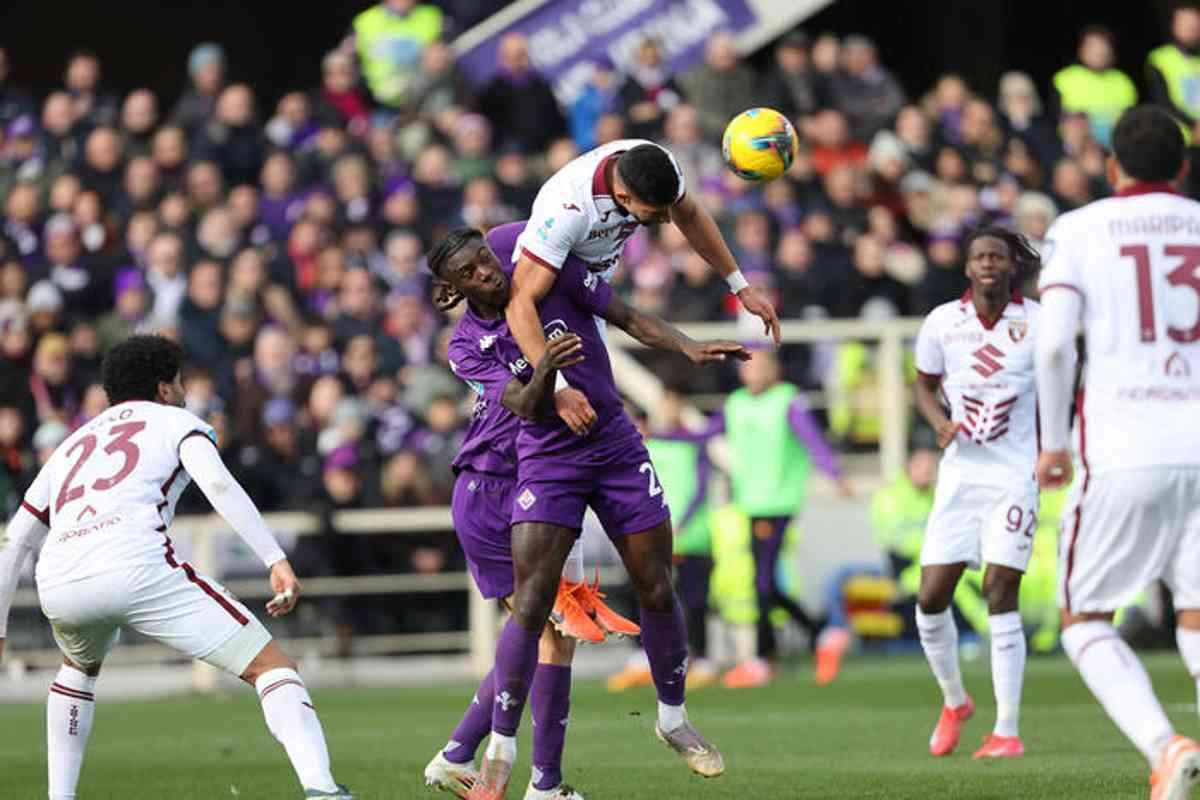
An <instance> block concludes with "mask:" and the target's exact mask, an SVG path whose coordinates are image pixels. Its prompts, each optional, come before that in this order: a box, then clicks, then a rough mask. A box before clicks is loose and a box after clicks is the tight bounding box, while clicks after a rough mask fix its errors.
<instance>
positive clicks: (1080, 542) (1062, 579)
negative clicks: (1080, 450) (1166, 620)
mask: <svg viewBox="0 0 1200 800" xmlns="http://www.w3.org/2000/svg"><path fill="white" fill-rule="evenodd" d="M1157 580H1162V581H1164V582H1165V583H1166V584H1167V586H1169V587H1170V588H1171V592H1172V594H1173V595H1174V602H1175V607H1176V608H1178V609H1200V467H1149V468H1144V469H1122V470H1112V471H1109V472H1105V473H1103V474H1101V475H1092V476H1087V475H1080V476H1079V477H1077V478H1076V480H1075V483H1074V485H1073V486H1072V487H1071V493H1070V496H1069V497H1068V500H1067V506H1066V509H1065V510H1064V512H1063V519H1062V531H1061V532H1060V535H1059V569H1058V604H1059V606H1060V607H1061V608H1064V609H1066V610H1067V611H1071V612H1074V613H1084V612H1103V611H1116V610H1118V609H1120V608H1121V607H1123V606H1126V605H1129V604H1130V603H1131V602H1133V601H1134V600H1135V599H1136V598H1137V596H1138V595H1139V594H1140V593H1141V592H1142V591H1143V590H1144V589H1145V588H1146V587H1147V586H1149V585H1150V584H1151V583H1153V582H1154V581H1157Z"/></svg>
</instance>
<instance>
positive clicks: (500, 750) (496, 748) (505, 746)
mask: <svg viewBox="0 0 1200 800" xmlns="http://www.w3.org/2000/svg"><path fill="white" fill-rule="evenodd" d="M484 754H485V756H486V757H487V758H488V759H490V760H492V761H497V760H499V761H504V762H506V763H509V764H515V763H517V737H515V736H505V735H504V734H503V733H496V732H495V731H492V735H491V737H489V738H488V746H487V750H485V751H484Z"/></svg>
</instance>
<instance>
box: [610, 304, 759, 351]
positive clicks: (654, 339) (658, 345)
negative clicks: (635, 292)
mask: <svg viewBox="0 0 1200 800" xmlns="http://www.w3.org/2000/svg"><path fill="white" fill-rule="evenodd" d="M599 314H600V316H601V317H603V318H604V319H606V320H608V321H609V322H611V323H612V324H613V325H616V326H617V327H618V328H620V329H621V330H623V331H625V332H626V333H628V334H629V335H630V336H632V337H633V338H634V339H637V340H638V341H639V342H641V343H642V344H644V345H646V346H647V347H652V348H654V349H656V350H666V351H669V352H675V353H682V354H683V355H685V356H687V357H688V358H690V359H691V360H692V361H693V362H695V363H697V364H701V363H704V362H706V361H724V360H725V357H726V356H732V357H734V358H736V359H738V360H739V361H749V360H750V351H749V350H747V349H746V348H745V347H743V346H742V345H740V344H738V343H737V342H730V341H716V342H697V341H696V340H695V339H692V338H691V337H690V336H688V335H687V334H685V333H684V332H683V331H681V330H679V329H678V328H676V327H675V326H674V325H671V324H670V323H668V322H666V321H665V320H663V319H660V318H659V317H656V316H654V315H653V314H647V313H646V312H644V311H640V310H639V309H637V308H634V307H633V306H631V305H629V304H628V303H626V302H625V301H624V300H622V299H621V298H620V297H618V296H617V295H616V294H613V295H612V296H611V299H610V300H609V301H608V305H607V308H605V309H603V310H602V311H600V312H599Z"/></svg>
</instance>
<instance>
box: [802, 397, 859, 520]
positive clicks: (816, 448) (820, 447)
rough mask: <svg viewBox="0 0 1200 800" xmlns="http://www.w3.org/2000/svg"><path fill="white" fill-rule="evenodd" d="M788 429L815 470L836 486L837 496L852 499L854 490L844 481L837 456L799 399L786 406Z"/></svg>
mask: <svg viewBox="0 0 1200 800" xmlns="http://www.w3.org/2000/svg"><path fill="white" fill-rule="evenodd" d="M788 427H790V428H791V429H792V434H793V435H795V437H796V438H797V439H798V440H799V441H800V443H801V444H803V445H804V447H805V448H806V449H807V450H808V452H809V454H810V455H811V456H812V460H813V463H815V464H816V465H817V468H818V469H819V470H821V471H822V472H824V473H825V474H826V475H828V476H829V478H830V479H831V480H832V481H833V482H834V483H835V484H837V488H838V494H840V495H841V496H842V497H853V496H854V489H853V488H852V487H851V486H850V483H849V481H847V480H846V475H845V473H843V472H842V466H841V464H839V463H838V458H837V455H836V454H835V453H834V452H833V448H832V447H830V446H829V442H828V441H826V439H825V434H824V433H822V431H821V426H820V425H819V424H818V423H817V420H816V418H815V417H814V416H813V415H812V412H811V411H809V410H808V404H807V403H805V402H804V400H803V399H801V398H800V397H797V398H796V399H795V400H793V401H792V402H791V405H789V406H788Z"/></svg>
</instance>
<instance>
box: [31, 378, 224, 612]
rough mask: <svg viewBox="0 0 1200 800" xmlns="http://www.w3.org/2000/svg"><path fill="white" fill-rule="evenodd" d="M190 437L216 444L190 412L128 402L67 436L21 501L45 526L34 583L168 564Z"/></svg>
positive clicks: (56, 582)
mask: <svg viewBox="0 0 1200 800" xmlns="http://www.w3.org/2000/svg"><path fill="white" fill-rule="evenodd" d="M190 436H205V437H207V438H209V439H211V440H212V441H213V442H214V443H215V442H216V434H215V433H214V431H213V429H212V428H211V427H210V426H209V425H208V424H207V423H205V422H204V421H203V420H201V419H200V418H199V417H197V416H195V415H194V414H192V413H191V412H189V411H186V410H184V409H182V408H176V407H174V406H167V405H162V404H160V403H150V402H143V401H132V402H127V403H121V404H119V405H116V406H113V407H112V408H110V409H108V410H107V411H105V412H104V413H103V414H100V415H99V416H97V417H96V418H95V419H93V420H91V421H90V422H88V423H87V424H85V425H84V426H83V427H81V428H79V429H78V430H76V431H75V432H74V433H72V434H71V435H70V436H69V437H67V439H66V441H64V442H63V443H62V444H60V445H59V446H58V448H57V449H55V451H54V453H53V454H52V455H51V456H50V459H49V460H48V461H47V462H46V464H45V466H43V467H42V469H41V471H40V472H39V473H38V475H37V477H36V478H35V479H34V481H33V484H32V485H31V486H30V487H29V490H28V491H27V492H26V493H25V499H24V501H23V503H22V505H24V506H25V508H26V509H27V510H28V511H29V512H30V513H32V514H33V515H34V516H36V517H38V518H39V519H41V521H42V522H43V523H45V524H46V525H48V526H49V527H50V534H49V536H47V538H46V543H45V545H43V547H42V551H41V556H40V557H39V559H38V566H37V579H38V585H39V586H40V587H42V588H48V587H51V586H57V585H59V584H63V583H69V582H71V581H76V580H79V579H81V578H86V577H90V576H92V575H97V574H100V573H103V572H108V571H110V570H113V569H119V568H122V567H129V566H137V565H141V564H164V563H168V561H167V559H168V558H170V557H171V555H172V554H171V550H170V541H169V540H168V539H167V537H166V530H167V527H168V526H169V525H170V524H171V520H172V518H173V517H174V516H175V505H176V503H178V502H179V497H180V495H182V494H183V490H184V489H185V488H187V485H188V483H189V482H190V480H191V478H190V477H189V476H188V474H187V472H186V471H184V469H183V465H182V464H181V463H180V460H179V445H180V443H182V442H183V440H184V439H186V438H188V437H190Z"/></svg>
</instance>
